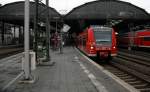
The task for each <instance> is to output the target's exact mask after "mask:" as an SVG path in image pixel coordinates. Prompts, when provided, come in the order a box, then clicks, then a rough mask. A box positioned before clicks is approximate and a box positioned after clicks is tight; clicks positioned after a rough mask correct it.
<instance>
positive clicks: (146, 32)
mask: <svg viewBox="0 0 150 92" xmlns="http://www.w3.org/2000/svg"><path fill="white" fill-rule="evenodd" d="M118 41H119V46H121V47H138V48H150V28H146V29H143V30H137V31H132V32H127V33H123V34H120V35H118Z"/></svg>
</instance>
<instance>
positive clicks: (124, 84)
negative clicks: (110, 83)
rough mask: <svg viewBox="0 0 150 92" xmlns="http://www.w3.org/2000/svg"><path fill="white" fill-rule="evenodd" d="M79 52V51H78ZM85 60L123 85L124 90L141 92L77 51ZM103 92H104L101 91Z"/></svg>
mask: <svg viewBox="0 0 150 92" xmlns="http://www.w3.org/2000/svg"><path fill="white" fill-rule="evenodd" d="M76 50H77V49H76ZM77 51H78V52H79V53H80V54H81V55H82V56H83V57H84V58H85V59H87V60H88V61H89V62H90V63H92V64H93V65H94V66H96V67H97V68H98V69H99V70H101V71H102V72H103V73H105V74H106V75H108V76H109V77H111V78H112V79H113V80H115V81H116V82H117V83H119V84H120V85H122V86H123V87H124V88H126V89H127V90H128V91H129V92H140V91H138V90H137V89H135V88H134V87H132V86H131V85H129V84H127V83H126V82H124V81H123V80H121V79H120V78H118V77H117V76H115V75H114V74H112V73H111V72H109V71H108V70H105V69H104V67H102V66H100V65H98V64H97V63H95V62H94V61H93V60H91V59H89V58H88V57H87V56H85V55H84V54H82V53H81V52H80V51H79V50H77ZM100 92H103V91H100Z"/></svg>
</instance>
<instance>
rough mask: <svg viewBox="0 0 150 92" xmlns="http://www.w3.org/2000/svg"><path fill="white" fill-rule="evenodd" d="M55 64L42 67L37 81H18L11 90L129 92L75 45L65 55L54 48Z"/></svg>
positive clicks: (19, 91) (37, 73)
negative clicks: (27, 82)
mask: <svg viewBox="0 0 150 92" xmlns="http://www.w3.org/2000/svg"><path fill="white" fill-rule="evenodd" d="M52 61H53V62H55V64H54V65H53V66H38V67H37V69H36V70H35V71H34V72H33V76H34V77H35V78H36V81H35V82H34V83H30V84H26V83H19V80H20V79H19V80H18V81H16V82H15V83H14V84H13V85H12V86H10V87H9V89H8V90H7V92H129V91H128V90H127V89H126V88H124V87H123V86H121V85H120V84H119V83H118V82H116V81H115V80H113V78H110V77H109V76H108V75H106V74H105V73H104V72H102V71H100V70H99V69H98V68H96V67H95V66H94V65H93V64H92V63H90V62H89V61H88V60H87V59H86V58H85V57H83V56H82V55H81V53H80V52H79V51H78V50H77V49H76V48H73V47H64V48H63V54H60V53H59V51H51V62H52Z"/></svg>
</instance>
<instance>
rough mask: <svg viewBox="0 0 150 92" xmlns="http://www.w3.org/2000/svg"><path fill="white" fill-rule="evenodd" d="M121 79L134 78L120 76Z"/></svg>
mask: <svg viewBox="0 0 150 92" xmlns="http://www.w3.org/2000/svg"><path fill="white" fill-rule="evenodd" d="M120 78H121V79H132V78H133V77H132V76H130V75H128V76H120Z"/></svg>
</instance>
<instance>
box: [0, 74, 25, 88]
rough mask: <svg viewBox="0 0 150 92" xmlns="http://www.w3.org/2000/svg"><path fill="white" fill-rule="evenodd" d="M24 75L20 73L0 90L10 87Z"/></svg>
mask: <svg viewBox="0 0 150 92" xmlns="http://www.w3.org/2000/svg"><path fill="white" fill-rule="evenodd" d="M23 74H24V73H23V72H21V73H20V74H19V75H18V76H17V77H16V78H14V79H13V80H11V81H10V82H9V83H8V84H7V85H5V86H4V87H3V88H2V90H3V91H4V90H6V89H7V88H8V87H9V86H10V85H12V84H13V83H14V82H15V81H16V80H17V79H18V78H20V77H21V76H22V75H23Z"/></svg>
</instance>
